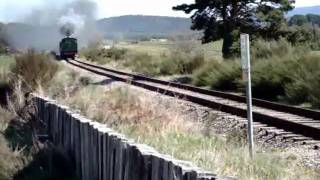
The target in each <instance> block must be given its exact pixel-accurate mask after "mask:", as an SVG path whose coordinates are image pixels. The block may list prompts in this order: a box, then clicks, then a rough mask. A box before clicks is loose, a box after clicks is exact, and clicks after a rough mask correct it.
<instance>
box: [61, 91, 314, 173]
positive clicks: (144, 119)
mask: <svg viewBox="0 0 320 180" xmlns="http://www.w3.org/2000/svg"><path fill="white" fill-rule="evenodd" d="M96 94H100V96H99V97H97V96H96ZM61 100H63V101H64V102H65V103H67V104H69V105H70V106H72V107H73V108H76V109H80V110H81V112H82V113H84V114H85V115H86V116H88V117H89V118H92V119H95V120H97V121H100V122H102V123H106V124H108V125H109V126H111V127H112V128H114V129H117V130H118V131H120V132H122V133H124V134H126V135H128V136H129V137H131V138H134V139H135V140H137V141H138V142H140V143H145V144H148V145H151V146H152V147H155V148H156V149H157V150H159V151H160V152H161V153H165V154H169V155H172V156H174V157H176V158H178V159H182V160H188V161H192V162H193V163H195V164H197V165H198V166H200V167H202V168H204V169H207V170H210V171H213V172H215V173H217V174H219V175H229V176H230V175H234V176H236V177H237V178H239V179H294V178H298V179H317V178H318V177H319V174H316V173H315V172H314V171H312V170H310V171H309V170H307V169H304V168H302V167H299V166H298V162H300V159H299V158H297V157H296V156H295V155H293V153H291V152H287V151H285V152H278V151H275V152H272V151H268V150H266V149H262V148H261V147H259V146H258V147H256V150H257V154H256V155H255V158H254V159H253V160H252V159H250V157H249V155H248V152H247V146H246V145H245V144H243V143H242V141H239V139H238V138H237V137H235V136H234V135H230V136H227V137H228V138H226V136H221V135H217V134H213V135H211V136H207V135H206V134H202V132H203V128H205V127H204V126H203V125H202V124H201V123H199V122H195V121H192V120H190V119H189V117H188V115H186V114H184V113H183V112H180V111H177V110H176V109H177V108H179V102H177V103H174V102H172V101H166V100H163V99H162V98H160V97H157V95H151V96H150V95H148V96H147V95H146V94H145V93H143V92H139V91H136V90H134V89H131V88H129V87H122V86H112V87H110V88H102V87H99V86H98V87H93V86H86V87H84V88H81V89H78V90H77V91H76V92H73V93H72V95H70V96H69V98H68V99H66V98H61ZM211 121H215V119H214V118H213V119H211Z"/></svg>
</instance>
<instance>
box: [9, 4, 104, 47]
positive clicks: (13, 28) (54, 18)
mask: <svg viewBox="0 0 320 180" xmlns="http://www.w3.org/2000/svg"><path fill="white" fill-rule="evenodd" d="M61 1H62V0H56V1H53V0H49V1H46V2H48V3H47V4H46V5H45V6H43V7H40V8H37V9H34V10H33V11H32V13H31V14H28V15H26V16H25V18H24V19H23V20H22V23H11V24H8V25H7V30H6V39H7V41H8V42H9V44H10V45H11V46H12V47H14V48H16V49H22V50H25V49H27V48H34V49H36V50H58V46H59V41H60V40H61V39H62V38H63V37H66V36H72V37H75V38H77V39H78V42H79V46H80V47H83V46H86V45H87V44H88V43H90V42H92V41H95V40H96V38H97V37H98V34H99V33H98V31H97V29H96V12H97V5H96V4H95V3H94V2H92V1H90V0H71V2H70V1H69V2H65V1H64V2H65V3H62V4H61V3H60V4H59V3H58V2H61Z"/></svg>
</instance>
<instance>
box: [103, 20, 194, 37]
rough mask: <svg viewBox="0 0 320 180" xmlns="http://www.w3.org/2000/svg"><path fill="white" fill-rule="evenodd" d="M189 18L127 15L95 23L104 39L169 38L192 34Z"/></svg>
mask: <svg viewBox="0 0 320 180" xmlns="http://www.w3.org/2000/svg"><path fill="white" fill-rule="evenodd" d="M190 26H191V20H190V18H178V17H163V16H142V15H129V16H120V17H111V18H105V19H101V20H99V21H98V22H97V27H98V29H99V31H100V32H102V33H103V34H104V36H106V37H109V38H110V37H114V38H133V37H139V36H140V37H143V36H145V37H147V36H159V37H161V36H170V35H181V34H191V33H194V32H193V31H191V30H190Z"/></svg>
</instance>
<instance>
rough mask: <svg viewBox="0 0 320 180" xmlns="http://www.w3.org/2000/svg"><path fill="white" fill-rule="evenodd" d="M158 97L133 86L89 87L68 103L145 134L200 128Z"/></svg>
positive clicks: (108, 121) (89, 114) (99, 119)
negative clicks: (134, 90) (140, 91)
mask: <svg viewBox="0 0 320 180" xmlns="http://www.w3.org/2000/svg"><path fill="white" fill-rule="evenodd" d="M97 94H99V95H100V96H97ZM154 98H155V99H157V97H154ZM158 100H159V101H157V100H156V101H155V100H154V99H153V98H150V97H147V96H146V94H143V93H141V94H136V93H134V92H133V91H131V90H130V88H129V87H114V88H110V89H102V88H97V87H92V86H89V87H86V88H84V89H80V90H79V91H78V92H76V94H75V95H74V96H73V97H72V98H70V99H68V100H67V103H68V104H70V105H72V106H73V107H75V108H77V109H80V110H81V111H82V112H84V114H85V115H87V116H88V117H90V118H94V119H96V120H98V121H100V122H103V123H107V124H109V125H111V126H113V127H115V128H118V127H119V128H120V127H121V126H127V125H128V126H130V127H132V128H134V129H135V130H136V131H139V132H141V133H148V132H162V133H165V132H171V131H174V132H176V131H179V132H180V131H182V132H189V131H194V130H195V129H199V128H196V127H195V125H194V124H192V123H191V122H190V123H188V122H185V121H184V119H183V118H182V117H183V115H181V114H179V113H178V112H176V111H174V110H173V109H172V108H170V107H172V106H173V105H172V104H168V103H167V104H164V103H163V102H162V101H161V98H158Z"/></svg>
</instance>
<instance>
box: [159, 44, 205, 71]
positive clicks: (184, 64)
mask: <svg viewBox="0 0 320 180" xmlns="http://www.w3.org/2000/svg"><path fill="white" fill-rule="evenodd" d="M204 62H205V61H204V55H203V54H200V53H186V52H184V51H178V50H173V51H171V52H170V54H169V55H167V56H164V57H163V58H162V59H161V61H160V64H159V68H160V75H173V74H191V73H192V72H193V71H194V70H195V69H198V68H199V67H200V66H201V65H202V64H204Z"/></svg>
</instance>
